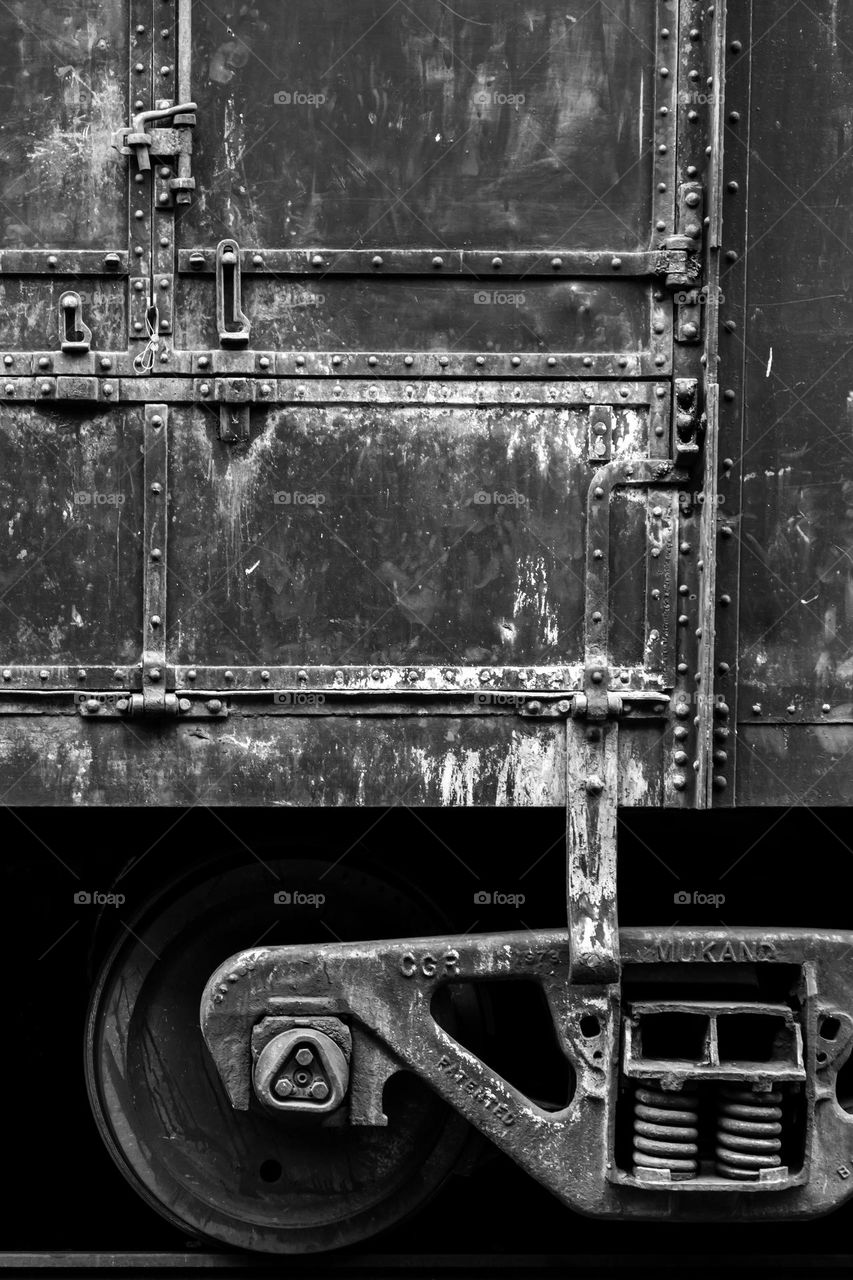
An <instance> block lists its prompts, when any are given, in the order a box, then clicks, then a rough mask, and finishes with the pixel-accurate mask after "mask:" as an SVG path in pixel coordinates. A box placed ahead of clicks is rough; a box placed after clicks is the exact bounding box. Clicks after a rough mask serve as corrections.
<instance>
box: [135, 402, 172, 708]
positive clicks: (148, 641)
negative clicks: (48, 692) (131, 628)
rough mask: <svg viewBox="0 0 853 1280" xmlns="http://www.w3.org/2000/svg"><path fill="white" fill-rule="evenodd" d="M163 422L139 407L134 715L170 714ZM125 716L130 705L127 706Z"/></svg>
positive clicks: (160, 409)
mask: <svg viewBox="0 0 853 1280" xmlns="http://www.w3.org/2000/svg"><path fill="white" fill-rule="evenodd" d="M168 421H169V407H168V405H165V404H149V405H146V406H145V425H144V428H143V474H144V477H145V479H144V484H145V503H144V518H143V538H142V546H143V556H144V561H143V580H142V636H143V641H142V693H141V694H139V695H136V696H138V698H139V703H138V704H137V706H136V708H135V709H136V711H137V714H138V713H142V714H144V715H176V714H177V711H178V705H177V698H176V697H175V695H174V693H171V692H168V691H167V688H166V684H167V680H166V674H167V673H166V538H167V530H168V505H167V504H168V497H167V481H168V459H169V444H168V432H167V427H168ZM130 710H131V714H133V713H134V703H133V702H131V708H130Z"/></svg>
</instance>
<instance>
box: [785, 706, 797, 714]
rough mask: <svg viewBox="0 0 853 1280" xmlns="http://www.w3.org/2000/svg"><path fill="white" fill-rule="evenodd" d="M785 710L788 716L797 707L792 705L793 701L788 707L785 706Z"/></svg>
mask: <svg viewBox="0 0 853 1280" xmlns="http://www.w3.org/2000/svg"><path fill="white" fill-rule="evenodd" d="M785 710H786V711H787V712H788V715H789V716H792V715H794V713H795V712H796V710H797V708H796V707H795V706H794V704H793V703H791V705H790V706H789V707H786V708H785Z"/></svg>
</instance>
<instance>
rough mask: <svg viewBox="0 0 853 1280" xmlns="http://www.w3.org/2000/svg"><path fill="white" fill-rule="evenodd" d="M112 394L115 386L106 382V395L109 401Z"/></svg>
mask: <svg viewBox="0 0 853 1280" xmlns="http://www.w3.org/2000/svg"><path fill="white" fill-rule="evenodd" d="M112 394H113V384H112V383H111V382H105V383H104V395H105V396H106V397H107V399H109V398H110V396H111V395H112Z"/></svg>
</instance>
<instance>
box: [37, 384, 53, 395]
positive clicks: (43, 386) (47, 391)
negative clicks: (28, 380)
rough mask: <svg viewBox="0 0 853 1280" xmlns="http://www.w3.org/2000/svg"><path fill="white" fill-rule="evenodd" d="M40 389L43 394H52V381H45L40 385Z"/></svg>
mask: <svg viewBox="0 0 853 1280" xmlns="http://www.w3.org/2000/svg"><path fill="white" fill-rule="evenodd" d="M39 391H40V392H41V394H42V395H43V396H49V395H50V392H51V386H50V383H49V382H43V383H42V384H41V386H40V387H39Z"/></svg>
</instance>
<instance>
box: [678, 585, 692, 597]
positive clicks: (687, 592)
mask: <svg viewBox="0 0 853 1280" xmlns="http://www.w3.org/2000/svg"><path fill="white" fill-rule="evenodd" d="M678 594H679V595H680V596H689V595H690V588H689V587H688V586H687V584H686V583H684V582H682V584H681V586H680V587H679V588H678Z"/></svg>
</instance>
